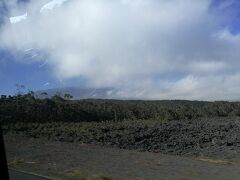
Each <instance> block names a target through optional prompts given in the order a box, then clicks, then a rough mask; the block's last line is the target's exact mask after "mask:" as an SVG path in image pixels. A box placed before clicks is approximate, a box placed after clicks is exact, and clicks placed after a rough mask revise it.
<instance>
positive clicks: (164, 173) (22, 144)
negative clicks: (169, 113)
mask: <svg viewBox="0 0 240 180" xmlns="http://www.w3.org/2000/svg"><path fill="white" fill-rule="evenodd" d="M4 138H5V146H6V151H7V159H8V164H9V167H10V168H14V169H19V170H23V171H28V172H33V173H37V174H42V175H44V176H49V177H52V178H53V179H106V180H107V179H116V180H128V179H129V180H132V179H133V180H148V179H149V180H150V179H151V180H155V179H156V180H159V179H160V180H200V179H201V180H202V179H204V180H208V179H209V180H214V179H218V180H226V179H227V180H235V179H236V180H237V179H239V177H240V161H239V157H238V156H239V155H238V154H236V158H233V157H231V158H230V159H226V158H224V159H222V160H221V159H211V158H208V157H193V156H192V157H191V156H190V157H186V156H173V155H166V154H161V153H153V152H138V151H136V150H123V149H119V148H106V147H102V146H96V145H87V144H80V143H67V142H57V141H46V140H43V139H30V138H24V137H20V136H16V135H15V136H10V135H7V136H5V137H4Z"/></svg>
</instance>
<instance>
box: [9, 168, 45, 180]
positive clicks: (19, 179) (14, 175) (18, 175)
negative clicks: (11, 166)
mask: <svg viewBox="0 0 240 180" xmlns="http://www.w3.org/2000/svg"><path fill="white" fill-rule="evenodd" d="M9 176H10V177H9V178H10V180H49V179H48V178H45V177H40V176H36V175H32V174H27V173H23V172H19V171H14V170H9Z"/></svg>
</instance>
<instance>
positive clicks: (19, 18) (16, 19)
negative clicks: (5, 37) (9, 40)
mask: <svg viewBox="0 0 240 180" xmlns="http://www.w3.org/2000/svg"><path fill="white" fill-rule="evenodd" d="M26 19H27V13H25V14H23V15H20V16H15V17H10V18H9V20H10V23H12V24H15V23H19V22H21V21H24V20H26Z"/></svg>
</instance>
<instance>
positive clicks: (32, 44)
mask: <svg viewBox="0 0 240 180" xmlns="http://www.w3.org/2000/svg"><path fill="white" fill-rule="evenodd" d="M9 2H11V3H9ZM9 2H8V6H9V7H11V8H10V10H11V11H10V12H11V16H18V15H22V14H24V13H25V12H27V14H28V16H27V19H25V20H24V21H21V22H19V23H15V24H11V23H5V25H4V26H3V28H2V30H1V32H0V42H1V44H0V48H5V49H6V48H7V49H10V50H22V51H26V49H29V48H34V49H38V50H41V51H43V52H45V53H47V54H48V59H47V61H46V60H45V59H44V63H47V65H48V66H50V67H51V68H52V73H53V74H54V75H55V76H56V78H57V79H59V80H61V81H65V80H68V79H71V78H84V79H85V80H86V82H87V85H88V86H91V87H114V88H116V89H119V90H120V91H119V97H124V98H127V97H130V98H139V99H191V100H192V99H197V100H239V99H240V71H239V67H240V61H239V57H240V51H239V48H240V35H238V34H234V35H233V34H231V32H230V31H229V27H228V22H230V21H231V18H232V16H231V15H229V14H225V15H224V16H222V15H220V13H219V11H221V10H222V8H223V7H224V5H223V4H221V5H219V6H216V7H214V8H213V7H211V5H212V1H211V0H196V1H192V0H168V1H166V0H114V1H110V0H68V1H67V0H61V2H60V3H57V1H56V0H53V1H47V0H39V1H37V2H36V1H30V2H29V3H28V4H27V5H26V6H25V7H24V8H23V7H22V6H18V5H16V2H15V3H14V1H13V0H12V1H9ZM54 2H55V5H56V6H51V8H48V9H49V10H45V11H44V13H42V10H43V8H44V7H45V9H46V7H47V6H46V4H47V3H50V5H51V3H52V5H54ZM56 3H57V4H56ZM9 4H10V5H9ZM225 6H226V5H225ZM20 61H25V60H24V59H23V60H20ZM36 61H41V59H39V58H38V59H36ZM23 63H25V62H23ZM76 85H78V84H76Z"/></svg>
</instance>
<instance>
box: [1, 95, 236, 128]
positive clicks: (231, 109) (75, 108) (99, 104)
mask: <svg viewBox="0 0 240 180" xmlns="http://www.w3.org/2000/svg"><path fill="white" fill-rule="evenodd" d="M70 98H71V95H67V96H66V97H65V98H63V97H60V96H58V95H56V96H54V97H52V98H45V99H37V98H35V97H34V95H33V94H32V93H28V94H26V95H16V96H1V98H0V120H1V122H2V123H4V124H8V123H15V122H38V123H47V122H102V121H124V120H157V121H171V120H191V119H196V118H202V117H233V116H240V102H225V101H218V102H204V101H182V100H172V101H170V100H169V101H167V100H162V101H140V100H101V99H86V100H70Z"/></svg>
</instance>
